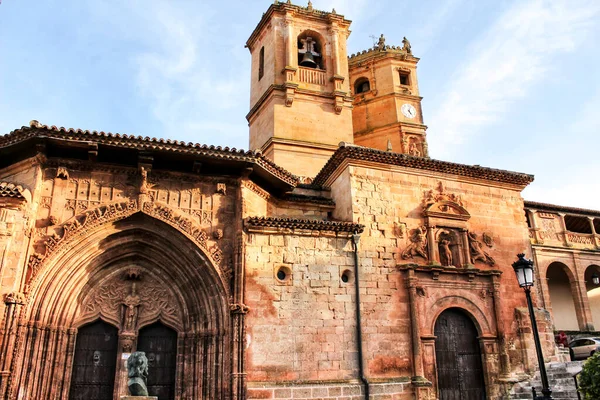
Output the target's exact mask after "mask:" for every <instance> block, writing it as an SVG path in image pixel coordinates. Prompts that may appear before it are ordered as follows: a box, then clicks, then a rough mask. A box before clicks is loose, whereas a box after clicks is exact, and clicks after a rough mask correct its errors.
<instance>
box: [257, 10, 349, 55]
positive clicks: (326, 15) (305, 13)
mask: <svg viewBox="0 0 600 400" xmlns="http://www.w3.org/2000/svg"><path fill="white" fill-rule="evenodd" d="M276 13H277V14H280V15H286V14H291V15H298V16H301V17H302V18H304V19H309V20H314V21H322V22H327V23H330V24H333V23H335V25H336V26H337V27H338V28H339V27H345V28H346V29H348V28H349V27H350V24H351V23H352V21H350V20H348V19H346V18H344V16H343V15H340V14H338V13H336V12H335V9H334V10H332V12H327V11H321V10H316V9H314V8H312V6H309V7H301V6H297V5H295V4H292V3H291V1H289V0H288V1H287V2H285V3H284V2H281V1H275V3H274V4H271V5H270V6H269V8H268V9H267V11H266V12H265V13H263V15H262V18H261V20H260V22H259V23H258V24H257V25H256V28H254V30H253V31H252V33H251V34H250V37H249V38H248V40H247V41H246V47H247V48H249V49H250V50H251V49H252V46H253V45H254V42H255V41H256V39H257V38H258V36H259V35H260V32H261V31H262V30H263V28H264V27H265V25H267V24H268V23H269V22H270V21H271V20H272V19H273V16H274V14H276Z"/></svg>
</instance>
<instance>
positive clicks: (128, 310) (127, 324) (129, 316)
mask: <svg viewBox="0 0 600 400" xmlns="http://www.w3.org/2000/svg"><path fill="white" fill-rule="evenodd" d="M135 286H136V283H135V282H133V283H132V284H131V293H130V294H128V295H127V297H125V299H124V300H123V309H124V310H123V331H125V332H131V331H133V330H134V329H135V326H136V324H137V317H138V311H139V306H140V304H141V300H140V296H138V294H137V293H136V287H135Z"/></svg>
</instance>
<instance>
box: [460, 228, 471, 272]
mask: <svg viewBox="0 0 600 400" xmlns="http://www.w3.org/2000/svg"><path fill="white" fill-rule="evenodd" d="M460 236H461V238H462V242H463V245H462V250H463V254H462V256H463V258H464V260H463V265H471V251H470V249H469V235H468V233H467V230H466V229H461V231H460Z"/></svg>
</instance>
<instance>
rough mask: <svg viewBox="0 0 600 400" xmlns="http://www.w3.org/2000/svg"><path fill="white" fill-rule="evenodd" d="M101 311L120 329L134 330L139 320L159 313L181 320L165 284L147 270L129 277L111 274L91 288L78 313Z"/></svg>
mask: <svg viewBox="0 0 600 400" xmlns="http://www.w3.org/2000/svg"><path fill="white" fill-rule="evenodd" d="M99 314H100V315H102V316H104V317H105V318H108V319H110V320H112V321H119V323H120V327H121V332H123V333H124V334H127V333H130V334H131V333H133V332H135V331H136V330H137V329H138V328H139V326H140V324H143V323H144V322H147V321H151V320H153V319H155V318H158V317H159V316H160V317H161V318H163V319H164V320H166V321H169V322H171V323H172V324H177V325H180V324H181V310H180V308H179V307H178V306H177V302H176V300H175V298H174V297H173V294H172V293H171V292H170V291H169V290H168V289H167V288H165V285H164V284H163V283H161V282H159V281H158V280H157V279H156V278H154V277H153V276H151V275H149V274H144V275H143V276H138V278H135V279H130V278H129V276H128V275H125V276H123V275H120V276H115V277H113V278H112V279H110V280H108V281H106V282H102V284H101V285H99V286H98V287H95V288H92V290H91V293H90V294H88V295H87V296H86V298H85V299H84V301H83V303H82V317H83V318H88V317H93V316H96V315H99Z"/></svg>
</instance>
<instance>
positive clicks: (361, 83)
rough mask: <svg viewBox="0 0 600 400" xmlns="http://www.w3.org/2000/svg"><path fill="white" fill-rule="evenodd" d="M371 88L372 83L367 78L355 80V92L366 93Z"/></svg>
mask: <svg viewBox="0 0 600 400" xmlns="http://www.w3.org/2000/svg"><path fill="white" fill-rule="evenodd" d="M369 90H371V84H370V83H369V79H367V78H358V79H357V80H356V82H354V94H359V93H365V92H368V91H369Z"/></svg>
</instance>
